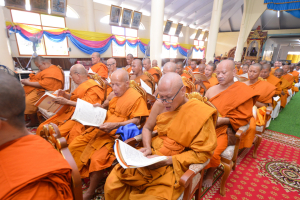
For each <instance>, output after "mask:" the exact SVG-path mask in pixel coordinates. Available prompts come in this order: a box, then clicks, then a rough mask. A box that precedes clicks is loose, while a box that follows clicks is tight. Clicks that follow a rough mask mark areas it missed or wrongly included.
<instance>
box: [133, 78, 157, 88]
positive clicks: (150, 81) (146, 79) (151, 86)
mask: <svg viewBox="0 0 300 200" xmlns="http://www.w3.org/2000/svg"><path fill="white" fill-rule="evenodd" d="M141 79H142V80H143V81H144V82H145V83H146V84H147V85H148V86H149V87H150V88H151V89H152V92H154V91H155V82H153V81H152V80H151V79H150V78H149V77H148V76H147V75H145V74H142V75H141V76H138V77H136V78H135V79H134V81H135V82H137V83H138V84H141Z"/></svg>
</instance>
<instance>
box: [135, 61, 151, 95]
mask: <svg viewBox="0 0 300 200" xmlns="http://www.w3.org/2000/svg"><path fill="white" fill-rule="evenodd" d="M132 72H133V75H135V78H134V81H135V82H137V83H139V84H141V80H143V81H144V82H145V83H146V84H147V85H148V86H149V87H150V88H151V89H152V93H153V92H154V90H155V81H152V80H151V78H149V77H148V76H147V75H146V74H145V73H146V72H145V73H143V66H142V61H141V60H140V59H135V60H134V61H133V62H132ZM150 76H151V74H150Z"/></svg>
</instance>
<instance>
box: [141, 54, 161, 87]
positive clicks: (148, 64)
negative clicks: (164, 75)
mask: <svg viewBox="0 0 300 200" xmlns="http://www.w3.org/2000/svg"><path fill="white" fill-rule="evenodd" d="M143 66H144V68H145V70H146V71H147V72H149V73H150V74H151V75H152V76H153V78H154V81H155V83H158V81H159V79H160V74H161V72H160V70H159V69H155V68H151V60H150V59H149V58H146V59H144V60H143ZM158 70H159V71H158Z"/></svg>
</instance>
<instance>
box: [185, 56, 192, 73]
mask: <svg viewBox="0 0 300 200" xmlns="http://www.w3.org/2000/svg"><path fill="white" fill-rule="evenodd" d="M191 64H192V59H190V58H188V59H187V66H186V67H185V70H186V71H189V70H190V69H191Z"/></svg>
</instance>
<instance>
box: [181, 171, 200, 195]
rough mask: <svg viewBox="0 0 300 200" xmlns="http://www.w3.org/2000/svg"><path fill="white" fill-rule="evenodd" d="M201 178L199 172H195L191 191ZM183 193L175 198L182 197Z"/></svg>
mask: <svg viewBox="0 0 300 200" xmlns="http://www.w3.org/2000/svg"><path fill="white" fill-rule="evenodd" d="M200 179H201V174H200V173H197V175H196V176H194V178H193V181H192V190H191V191H193V190H194V189H195V187H196V186H197V183H199V181H200ZM183 195H184V192H183V193H182V194H181V195H180V196H179V197H178V199H177V200H182V199H183Z"/></svg>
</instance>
